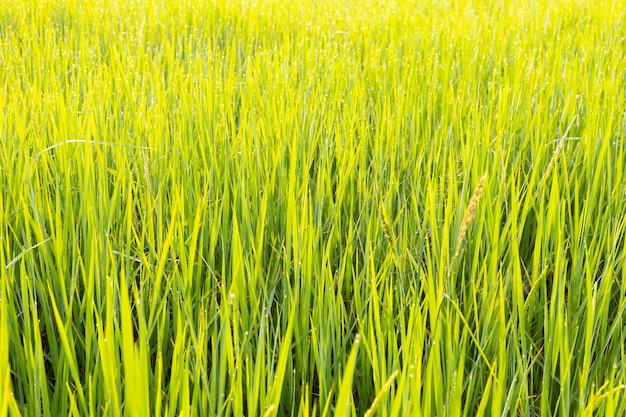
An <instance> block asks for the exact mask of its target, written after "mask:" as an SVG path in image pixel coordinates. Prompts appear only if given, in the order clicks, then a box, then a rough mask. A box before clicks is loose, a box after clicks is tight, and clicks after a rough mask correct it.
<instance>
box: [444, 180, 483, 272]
mask: <svg viewBox="0 0 626 417" xmlns="http://www.w3.org/2000/svg"><path fill="white" fill-rule="evenodd" d="M485 182H487V173H484V174H483V176H482V177H481V178H480V180H479V181H478V184H477V185H476V189H475V190H474V194H472V198H471V199H470V202H469V204H468V205H467V209H466V210H465V214H463V220H462V221H461V228H460V229H459V237H458V238H457V240H456V249H455V251H454V256H453V257H452V260H451V261H450V268H449V269H448V277H449V276H450V272H451V270H452V266H453V265H454V262H455V261H456V258H458V256H459V254H460V253H461V248H462V246H463V242H464V241H465V236H466V235H467V229H469V225H470V224H472V221H473V220H474V216H475V215H476V206H478V202H479V201H480V197H481V196H482V194H483V188H485Z"/></svg>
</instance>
